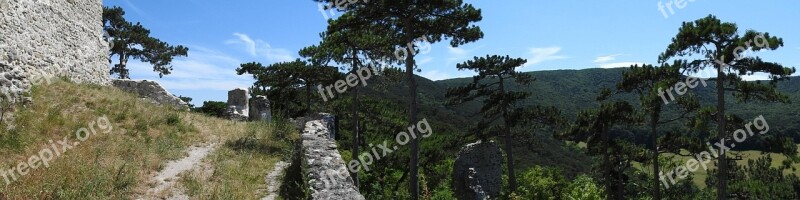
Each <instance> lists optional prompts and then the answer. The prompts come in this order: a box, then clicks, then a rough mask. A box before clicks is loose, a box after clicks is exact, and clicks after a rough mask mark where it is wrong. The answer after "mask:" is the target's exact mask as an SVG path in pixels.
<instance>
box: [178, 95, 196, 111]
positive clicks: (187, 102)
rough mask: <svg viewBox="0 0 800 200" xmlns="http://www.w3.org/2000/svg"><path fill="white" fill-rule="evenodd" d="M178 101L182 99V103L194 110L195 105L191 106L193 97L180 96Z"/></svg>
mask: <svg viewBox="0 0 800 200" xmlns="http://www.w3.org/2000/svg"><path fill="white" fill-rule="evenodd" d="M178 99H181V101H183V102H186V105H187V106H189V109H193V108H194V104H191V102H192V97H185V96H178Z"/></svg>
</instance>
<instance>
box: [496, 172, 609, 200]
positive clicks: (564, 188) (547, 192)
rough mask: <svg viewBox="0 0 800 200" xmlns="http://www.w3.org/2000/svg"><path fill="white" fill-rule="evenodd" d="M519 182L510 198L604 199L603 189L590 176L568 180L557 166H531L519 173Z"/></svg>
mask: <svg viewBox="0 0 800 200" xmlns="http://www.w3.org/2000/svg"><path fill="white" fill-rule="evenodd" d="M519 183H520V185H519V187H518V188H517V190H516V192H515V193H514V194H513V195H512V199H513V198H520V199H567V200H601V199H605V193H604V190H605V189H604V188H603V187H602V186H600V185H598V184H597V183H596V182H595V181H594V179H592V178H591V177H589V176H586V175H580V176H578V177H576V178H575V179H573V180H572V181H571V182H570V181H568V180H567V179H565V178H564V176H563V173H562V172H561V171H560V170H558V169H557V168H548V167H541V166H533V167H531V168H529V169H528V170H527V171H525V172H523V173H522V174H521V176H520V179H519Z"/></svg>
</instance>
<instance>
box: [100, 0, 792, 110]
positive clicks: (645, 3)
mask: <svg viewBox="0 0 800 200" xmlns="http://www.w3.org/2000/svg"><path fill="white" fill-rule="evenodd" d="M465 2H466V3H469V4H472V5H473V6H475V7H476V8H478V9H480V10H481V12H482V16H483V20H482V21H480V22H477V23H475V24H476V25H478V26H480V28H481V30H482V31H483V32H484V37H483V38H482V39H481V40H478V41H476V42H473V43H470V44H466V45H462V46H459V47H457V48H454V47H451V46H450V45H449V42H439V43H436V44H432V45H431V46H430V51H429V52H426V53H421V54H420V55H418V56H417V57H416V58H417V64H418V65H419V66H420V69H421V70H422V71H421V72H419V73H417V74H418V75H421V76H423V77H426V78H429V79H432V80H443V79H450V78H459V77H469V76H472V75H473V74H474V73H472V72H469V71H458V70H457V69H456V67H455V66H456V64H457V63H461V62H464V61H467V60H470V59H472V58H473V57H475V56H485V55H509V56H511V57H519V58H525V59H527V63H526V64H525V65H524V66H523V67H522V68H520V70H521V71H542V70H558V69H586V68H614V67H628V66H630V65H631V64H641V63H646V64H657V63H658V55H659V54H660V53H662V52H663V51H664V50H665V49H666V47H667V45H669V44H670V42H671V38H672V37H674V36H675V35H676V34H677V32H678V28H679V27H680V26H681V23H682V22H685V21H694V20H696V19H700V18H703V17H705V16H708V15H709V14H713V15H716V16H717V17H718V18H719V19H721V20H722V21H724V22H734V23H736V24H737V25H738V27H739V32H744V31H746V30H748V29H753V30H757V31H762V32H769V33H770V35H773V36H778V37H782V38H783V41H784V47H782V48H779V49H778V50H777V51H769V52H757V53H754V54H750V55H756V56H760V57H762V58H763V59H765V60H767V61H772V62H778V63H781V64H783V65H785V66H790V67H800V56H799V55H800V26H797V22H796V21H795V20H797V19H800V12H797V10H796V9H797V8H798V7H800V1H795V0H777V1H744V0H725V1H723V0H684V1H677V0H626V1H623V0H607V1H573V0H565V1H541V0H508V1H476V0H465ZM103 4H104V6H119V7H122V8H123V9H124V10H125V11H126V15H125V18H126V19H127V20H128V21H132V22H141V23H142V25H143V26H145V27H147V28H149V29H150V31H151V36H153V37H155V38H159V39H161V40H162V41H165V42H168V43H170V44H172V45H184V46H187V47H189V54H188V56H187V57H178V58H175V60H174V61H173V62H172V66H173V68H174V70H173V71H172V74H170V75H167V76H164V77H163V78H159V77H158V74H157V73H155V72H153V71H152V66H149V65H147V64H145V63H141V62H129V64H128V68H129V69H130V72H131V75H130V77H131V79H148V80H156V81H158V82H159V83H160V84H161V85H162V86H164V87H165V88H167V90H169V91H170V92H171V93H173V94H175V95H181V96H188V97H192V98H193V99H194V100H193V101H192V103H193V104H195V105H197V106H200V105H202V102H203V101H226V99H227V91H229V90H232V89H234V88H240V87H249V86H250V85H252V83H253V79H252V78H251V77H250V76H249V75H241V76H240V75H236V72H235V69H236V68H237V67H238V66H239V65H240V64H242V63H247V62H260V63H262V64H264V65H269V64H271V63H275V62H281V61H289V60H294V59H296V58H299V55H298V53H297V52H298V51H299V50H300V49H302V48H303V47H306V46H310V45H315V44H318V43H319V41H320V37H319V33H320V32H322V31H323V30H325V29H326V25H327V18H328V17H332V18H335V17H337V16H339V15H340V13H335V12H327V11H321V9H320V7H321V5H319V4H318V3H316V2H314V1H312V0H269V1H264V0H232V1H211V0H178V1H164V0H103ZM659 5H661V8H663V9H659V8H660V7H659ZM670 8H671V9H672V10H670ZM662 10H663V11H662ZM796 75H797V74H796ZM763 77H765V76H764V75H759V74H757V75H754V76H753V77H749V79H759V78H763Z"/></svg>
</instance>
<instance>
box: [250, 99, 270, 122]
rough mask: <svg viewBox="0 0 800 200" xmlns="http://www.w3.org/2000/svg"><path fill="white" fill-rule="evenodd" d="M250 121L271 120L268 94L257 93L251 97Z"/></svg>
mask: <svg viewBox="0 0 800 200" xmlns="http://www.w3.org/2000/svg"><path fill="white" fill-rule="evenodd" d="M249 117H250V121H260V120H265V121H270V120H271V119H272V113H270V110H269V99H267V96H263V95H257V96H255V97H253V98H250V116H249Z"/></svg>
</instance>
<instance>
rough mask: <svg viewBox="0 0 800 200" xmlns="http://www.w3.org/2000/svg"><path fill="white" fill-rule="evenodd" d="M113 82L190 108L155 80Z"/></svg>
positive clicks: (161, 101)
mask: <svg viewBox="0 0 800 200" xmlns="http://www.w3.org/2000/svg"><path fill="white" fill-rule="evenodd" d="M0 1H2V0H0ZM113 83H114V87H117V88H119V89H121V90H122V91H126V92H130V93H134V94H137V95H139V96H140V97H142V98H145V99H148V100H151V101H153V102H154V103H156V104H161V105H171V106H175V107H177V108H180V109H189V106H188V104H187V103H186V102H183V100H181V99H180V98H178V97H176V96H175V95H172V94H170V93H169V92H167V90H165V89H164V88H163V87H161V85H159V84H158V83H157V82H155V81H148V80H129V79H115V80H114V81H113Z"/></svg>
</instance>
